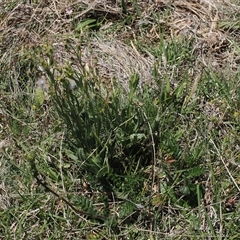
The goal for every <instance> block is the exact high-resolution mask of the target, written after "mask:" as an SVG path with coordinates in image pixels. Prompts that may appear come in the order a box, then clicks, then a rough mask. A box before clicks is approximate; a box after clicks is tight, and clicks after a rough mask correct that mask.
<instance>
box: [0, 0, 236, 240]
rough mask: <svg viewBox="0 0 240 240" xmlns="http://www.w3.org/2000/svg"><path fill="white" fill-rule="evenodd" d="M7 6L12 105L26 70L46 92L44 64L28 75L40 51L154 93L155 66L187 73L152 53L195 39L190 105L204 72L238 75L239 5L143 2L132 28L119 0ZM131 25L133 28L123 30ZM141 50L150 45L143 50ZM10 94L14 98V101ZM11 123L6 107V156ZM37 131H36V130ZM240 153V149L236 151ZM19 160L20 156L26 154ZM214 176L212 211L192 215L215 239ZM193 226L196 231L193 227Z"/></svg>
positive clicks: (133, 8) (6, 66)
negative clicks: (89, 21) (133, 79)
mask: <svg viewBox="0 0 240 240" xmlns="http://www.w3.org/2000/svg"><path fill="white" fill-rule="evenodd" d="M1 6H2V7H1V9H0V19H1V20H0V75H2V77H0V81H3V78H4V79H11V80H12V82H13V83H14V84H10V83H9V84H8V83H5V84H6V85H4V86H0V91H1V90H2V89H4V94H3V95H2V96H0V100H1V101H6V102H7V103H9V104H10V105H11V103H12V102H14V99H16V96H15V95H17V94H18V92H19V90H20V89H21V85H20V83H19V81H18V79H19V76H22V74H23V73H22V71H26V73H25V72H24V74H27V75H28V76H31V77H32V81H33V82H32V83H31V84H30V85H37V86H40V87H44V88H46V89H45V90H47V86H48V80H47V78H46V76H45V74H44V73H42V71H41V70H40V69H41V68H40V66H39V65H37V64H38V63H37V61H36V62H33V63H34V64H35V63H36V65H34V66H31V67H32V68H31V69H28V70H29V72H28V71H27V70H26V69H27V68H28V66H29V65H27V67H26V68H22V65H23V62H22V59H23V58H25V59H28V60H29V61H32V60H34V57H35V55H33V53H38V52H39V49H41V52H43V53H46V52H47V50H46V49H48V48H52V49H54V55H55V59H56V60H57V64H58V67H60V68H64V67H65V66H66V65H67V64H71V65H72V66H74V68H75V69H79V71H81V73H82V74H83V75H84V76H85V77H86V79H89V80H92V79H93V80H96V79H98V80H99V81H101V82H102V83H103V84H104V85H107V86H109V85H111V86H112V87H114V82H115V81H117V82H118V83H120V84H121V85H122V86H123V87H124V88H125V89H127V88H128V84H129V83H128V81H129V79H130V78H131V77H132V76H133V75H134V74H137V75H138V76H139V78H140V86H144V85H145V84H147V85H150V86H152V87H154V86H155V84H156V83H155V79H154V77H153V70H154V67H156V66H157V69H155V70H156V71H157V73H158V74H159V75H160V76H163V77H164V76H170V79H171V76H172V74H173V73H175V71H179V76H180V75H181V74H182V72H181V68H180V69H177V70H175V66H171V65H169V63H168V62H167V61H166V56H164V55H163V56H161V59H160V61H159V59H156V58H155V56H154V54H153V53H152V52H151V51H150V50H151V48H153V47H157V46H158V44H159V42H160V41H161V40H162V39H164V41H165V42H166V43H168V42H171V41H172V39H174V40H176V41H179V42H180V43H181V42H184V41H188V40H191V41H192V42H191V44H192V46H193V50H192V52H191V53H190V55H192V56H193V58H194V60H193V61H192V62H191V66H188V65H187V67H188V71H189V76H190V77H191V80H192V84H191V85H189V86H188V87H189V89H190V90H189V91H190V92H191V93H190V97H189V102H190V101H191V100H192V99H194V96H195V92H196V88H197V86H198V83H199V82H200V81H201V74H202V73H203V69H210V70H211V69H212V70H213V69H214V71H217V70H219V72H221V73H222V74H224V75H225V76H229V78H231V76H233V75H234V74H236V73H237V71H238V65H239V59H240V57H239V48H238V47H237V44H236V43H239V37H238V34H239V29H240V25H238V22H239V14H238V13H237V12H238V10H239V8H240V6H239V3H238V2H237V1H230V0H229V1H227V0H202V1H201V0H199V1H197V0H178V1H172V0H161V1H160V0H156V1H149V3H146V1H138V3H137V4H136V3H134V1H131V2H130V3H129V4H128V6H127V10H128V14H129V15H130V16H131V18H130V20H129V22H127V20H126V19H125V18H124V15H123V14H122V8H121V1H120V0H116V1H107V0H102V1H98V0H92V1H90V0H89V1H86V0H85V1H84V0H82V1H75V0H72V1H67V0H66V1H64V0H59V1H56V0H54V1H50V2H47V1H40V3H38V1H32V3H31V4H26V3H22V2H19V1H15V2H14V1H11V2H9V1H2V3H1ZM87 19H97V24H99V25H97V26H93V28H94V27H96V28H95V29H94V30H93V31H88V28H89V25H86V26H85V25H84V22H85V21H86V20H87ZM124 20H126V22H125V23H124V24H123V21H124ZM80 23H82V25H80ZM69 42H70V43H71V44H70V46H71V49H66V47H65V46H66V43H69ZM141 45H142V46H144V47H142V48H141ZM42 49H43V50H42ZM75 49H81V56H80V58H79V56H77V55H76V51H75ZM180 50H181V49H179V51H180ZM37 57H38V56H37ZM41 57H43V58H44V59H46V60H47V58H48V57H47V54H46V55H41ZM159 62H161V64H159ZM156 63H158V64H156ZM27 64H29V63H27ZM186 64H187V63H186ZM181 67H182V68H185V67H186V66H181ZM171 81H172V82H171V83H172V84H173V86H175V85H176V84H177V83H176V79H171ZM6 92H8V93H11V94H12V96H10V94H6ZM26 94H29V93H26ZM231 94H232V95H233V98H234V94H235V95H236V93H231ZM224 104H225V103H224V102H221V101H220V100H219V101H218V100H216V101H211V102H203V103H202V105H201V112H202V113H203V114H204V115H205V116H207V117H208V118H219V119H220V121H222V119H224V117H225V116H227V115H228V114H230V113H229V112H228V110H226V109H229V108H228V106H226V105H224ZM48 110H49V109H48ZM49 111H50V110H49ZM31 114H33V113H32V112H31ZM36 115H37V114H36ZM7 117H9V115H8V113H7V111H6V109H2V108H1V105H0V120H3V121H2V123H1V124H0V127H1V131H0V134H1V135H4V137H3V139H2V140H1V142H0V153H1V152H2V151H3V150H4V151H6V152H7V153H8V154H9V155H11V146H10V145H11V144H9V142H10V141H9V138H11V136H9V135H8V136H7V134H6V132H8V131H10V129H9V124H8V123H7V121H6V118H7ZM43 119H44V121H42V120H43ZM45 121H46V122H45ZM220 121H219V122H220ZM43 122H44V124H45V123H46V124H47V125H48V126H50V125H51V124H49V123H48V113H47V114H46V115H44V116H37V120H36V122H35V125H38V123H39V124H42V123H43ZM219 122H218V123H216V125H214V124H213V125H211V126H209V131H210V130H212V129H214V128H215V127H219V126H220V127H219V128H220V130H219V136H220V137H222V138H223V137H225V136H226V135H227V133H226V132H227V131H229V129H230V127H229V128H228V127H226V128H225V127H222V125H220V124H219ZM33 128H35V129H36V126H34V127H33ZM43 129H44V128H43ZM43 129H41V130H39V131H40V132H41V131H43ZM30 141H31V138H30ZM236 148H239V147H238V146H236ZM13 149H14V148H13ZM11 157H12V155H11ZM18 157H19V158H21V157H20V154H19V156H18ZM2 159H3V158H2ZM2 159H0V167H1V169H2V170H1V172H0V176H1V178H0V180H1V181H2V184H1V185H0V209H7V208H8V207H9V206H10V202H11V201H10V197H9V196H10V195H11V189H10V188H9V189H8V186H7V184H5V176H4V175H5V173H6V172H7V171H8V169H7V168H6V167H5V164H6V163H5V162H4V161H3V160H2ZM12 159H13V158H12ZM233 159H234V156H233ZM234 163H235V162H234ZM232 165H234V164H233V163H230V166H231V167H232ZM217 167H218V166H217ZM220 175H221V174H220V173H219V175H216V178H218V177H219V176H220ZM214 178H215V177H213V176H211V175H210V176H209V177H208V178H206V179H205V180H204V184H205V188H206V191H205V195H204V196H203V201H205V203H201V204H202V205H204V204H205V205H207V208H206V209H203V208H202V209H200V210H199V209H193V210H192V212H194V213H196V214H197V212H198V211H199V212H201V211H202V215H201V214H200V213H199V214H200V215H201V216H203V218H202V219H201V224H200V225H201V229H202V230H204V231H206V232H207V233H209V234H210V233H211V231H212V230H211V229H209V223H208V219H207V216H208V217H209V218H210V219H211V220H212V221H213V222H214V221H215V220H216V219H217V218H218V217H219V216H217V214H216V212H215V210H214V208H213V207H212V205H213V202H214V186H213V185H214V181H215V180H213V179H214ZM19 184H21V182H20V183H19ZM227 195H228V193H224V198H226V196H227ZM222 204H224V203H222ZM165 211H166V213H164V214H165V215H164V216H163V220H164V221H166V222H171V221H172V220H171V218H172V216H173V215H175V214H178V211H177V210H175V209H174V208H172V207H171V206H169V208H167V210H165ZM205 213H207V214H205ZM184 220H185V219H184V216H179V219H178V223H179V225H178V227H176V228H173V229H166V232H167V234H166V235H165V237H169V238H170V237H174V236H177V235H180V234H183V233H184V230H185V228H187V227H188V226H187V222H184ZM214 224H215V225H214ZM217 224H219V222H217V220H216V221H215V222H214V223H213V225H214V226H217ZM220 224H222V223H220ZM38 227H39V226H38ZM191 227H192V228H194V226H191ZM76 232H77V230H76ZM69 239H71V237H69ZM88 239H91V238H88ZM186 239H187V236H186Z"/></svg>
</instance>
